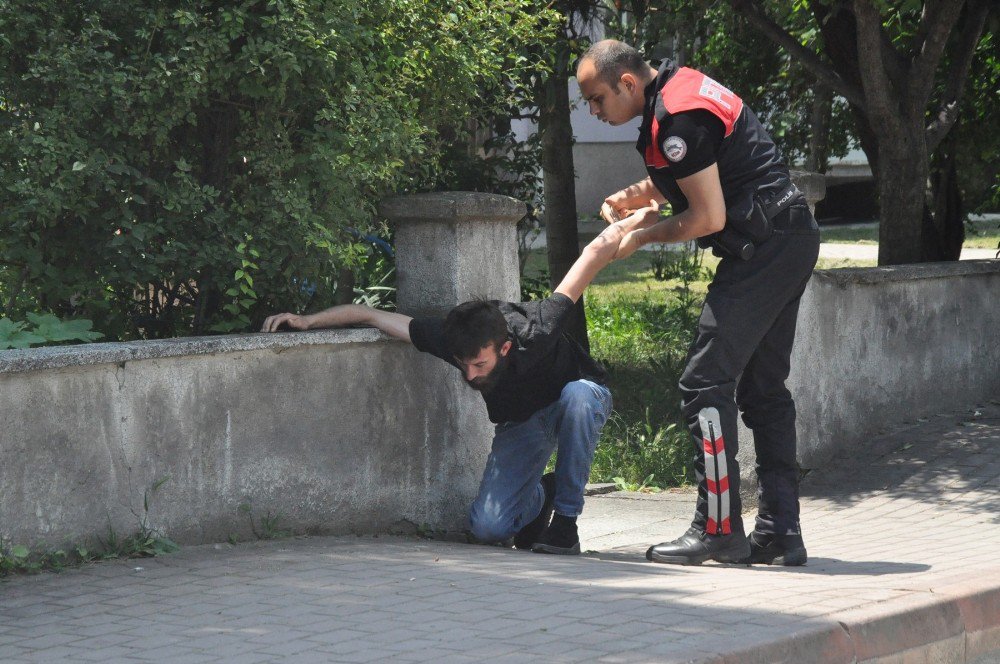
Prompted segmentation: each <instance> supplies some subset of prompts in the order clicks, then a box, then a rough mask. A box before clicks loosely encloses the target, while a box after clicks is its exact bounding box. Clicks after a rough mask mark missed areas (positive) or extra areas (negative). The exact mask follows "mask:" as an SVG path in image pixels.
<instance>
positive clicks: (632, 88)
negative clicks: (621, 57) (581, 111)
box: [576, 59, 643, 126]
mask: <svg viewBox="0 0 1000 664" xmlns="http://www.w3.org/2000/svg"><path fill="white" fill-rule="evenodd" d="M576 80H577V83H579V84H580V93H581V94H582V95H583V99H584V101H586V102H587V104H588V106H589V107H590V114H591V115H596V116H597V119H598V120H600V121H601V122H607V123H608V124H609V125H612V126H617V125H620V124H624V123H626V122H628V121H629V120H631V119H632V118H634V117H636V115H638V114H639V113H641V112H642V97H643V92H642V90H640V89H638V81H637V80H636V78H635V76H633V75H632V74H629V73H625V74H622V77H621V79H620V80H619V81H618V85H617V86H615V87H612V86H610V85H608V84H607V83H605V82H604V81H603V80H601V79H600V78H599V77H598V75H597V69H596V68H595V67H594V62H593V61H592V60H590V59H584V60H583V61H582V62H580V65H579V66H578V67H577V69H576ZM637 96H638V104H637Z"/></svg>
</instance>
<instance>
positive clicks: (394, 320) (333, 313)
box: [260, 304, 413, 341]
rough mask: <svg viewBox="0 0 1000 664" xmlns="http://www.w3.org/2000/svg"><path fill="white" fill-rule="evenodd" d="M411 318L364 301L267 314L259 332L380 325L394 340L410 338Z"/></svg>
mask: <svg viewBox="0 0 1000 664" xmlns="http://www.w3.org/2000/svg"><path fill="white" fill-rule="evenodd" d="M411 320H413V319H412V318H410V317H409V316H406V315H404V314H397V313H395V312H393V311H381V310H379V309H372V308H371V307H366V306H364V305H363V304H344V305H341V306H338V307H330V308H329V309H324V310H323V311H320V312H317V313H315V314H309V315H299V314H291V313H283V314H275V315H273V316H268V317H267V319H266V320H265V321H264V325H263V327H261V329H260V331H261V332H277V331H278V328H280V327H281V326H282V325H285V326H287V327H288V328H289V329H291V330H315V329H319V328H324V327H349V326H351V325H366V326H369V327H375V328H378V329H380V330H382V331H383V332H385V333H386V334H388V335H389V336H390V337H392V338H394V339H400V340H402V341H409V340H410V321H411Z"/></svg>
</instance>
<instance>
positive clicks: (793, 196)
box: [698, 182, 802, 261]
mask: <svg viewBox="0 0 1000 664" xmlns="http://www.w3.org/2000/svg"><path fill="white" fill-rule="evenodd" d="M801 199H802V192H800V191H799V189H798V187H796V186H795V184H794V183H791V182H790V183H788V186H787V187H785V188H784V189H782V190H781V193H780V194H779V195H777V196H772V197H770V200H768V201H761V200H760V199H759V198H758V197H757V196H756V195H755V196H753V204H752V205H751V206H750V211H749V213H748V212H746V211H745V210H743V211H736V210H733V209H729V210H726V226H725V228H723V229H722V230H721V231H719V232H718V233H713V234H712V235H708V236H705V237H703V238H699V240H698V244H699V246H701V247H703V248H704V247H712V250H713V253H715V254H716V255H717V256H720V257H721V256H732V257H734V258H739V259H742V260H745V261H748V260H750V259H751V258H753V255H754V252H755V251H756V249H757V247H759V246H760V245H762V244H764V243H765V242H767V241H768V240H769V239H770V238H771V236H772V235H773V234H774V219H775V217H777V216H778V215H779V214H781V213H782V212H784V211H785V210H787V209H788V208H790V207H791V206H792V205H793V204H795V203H796V202H799V201H800V200H801Z"/></svg>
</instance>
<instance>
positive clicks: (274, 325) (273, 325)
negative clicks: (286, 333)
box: [260, 313, 309, 332]
mask: <svg viewBox="0 0 1000 664" xmlns="http://www.w3.org/2000/svg"><path fill="white" fill-rule="evenodd" d="M308 318H309V317H308V316H299V315H298V314H290V313H283V314H275V315H273V316H268V317H267V319H265V320H264V325H263V327H261V328H260V331H261V332H277V331H278V329H279V328H280V327H281V326H282V325H284V326H285V327H287V328H288V329H290V330H308V329H309V320H308Z"/></svg>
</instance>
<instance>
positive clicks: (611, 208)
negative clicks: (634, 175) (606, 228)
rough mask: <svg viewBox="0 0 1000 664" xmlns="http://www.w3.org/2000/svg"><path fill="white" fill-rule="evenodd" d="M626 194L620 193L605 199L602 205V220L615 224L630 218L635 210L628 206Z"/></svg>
mask: <svg viewBox="0 0 1000 664" xmlns="http://www.w3.org/2000/svg"><path fill="white" fill-rule="evenodd" d="M624 195H625V192H623V191H618V192H615V193H613V194H611V195H610V196H608V197H607V198H605V199H604V203H603V204H602V205H601V218H602V219H604V221H606V222H608V223H609V224H614V223H617V222H619V221H621V220H622V219H624V218H625V217H628V216H630V215H631V214H632V213H633V212H634V210H631V209H629V208H628V207H627V206H626V203H625V199H624Z"/></svg>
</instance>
